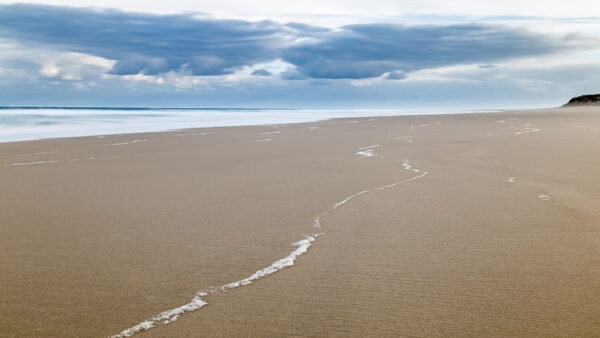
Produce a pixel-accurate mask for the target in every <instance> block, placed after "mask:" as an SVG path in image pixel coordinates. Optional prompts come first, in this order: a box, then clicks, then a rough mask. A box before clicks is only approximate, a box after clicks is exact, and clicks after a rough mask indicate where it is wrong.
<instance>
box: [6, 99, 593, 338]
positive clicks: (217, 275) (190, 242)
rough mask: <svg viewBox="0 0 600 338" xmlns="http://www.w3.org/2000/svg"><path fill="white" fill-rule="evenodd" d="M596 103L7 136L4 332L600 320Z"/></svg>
mask: <svg viewBox="0 0 600 338" xmlns="http://www.w3.org/2000/svg"><path fill="white" fill-rule="evenodd" d="M599 113H600V109H598V108H583V109H582V108H579V107H577V108H572V109H571V108H568V109H564V108H557V109H546V110H535V111H531V110H529V111H507V112H502V113H499V114H490V113H483V114H457V115H412V116H399V117H389V116H386V117H365V118H360V119H358V118H342V119H335V120H329V121H322V122H310V123H298V124H282V125H266V126H245V127H222V128H202V129H196V128H194V129H188V130H183V131H182V130H178V131H170V132H153V133H142V134H126V135H113V136H105V137H104V138H97V137H95V136H91V137H90V136H87V137H77V138H62V139H48V140H36V141H24V142H12V143H0V163H2V164H3V165H5V164H10V163H13V164H14V163H27V162H31V163H34V162H40V163H39V164H42V162H44V161H47V162H46V163H47V165H18V166H17V165H15V166H2V167H0V171H2V172H3V174H2V175H3V177H7V178H9V179H6V180H2V181H0V188H1V189H3V191H5V192H8V193H6V194H3V195H2V196H0V218H1V219H2V220H3V222H2V224H0V233H2V236H0V248H2V249H0V250H1V251H2V256H3V260H1V261H0V268H1V269H2V270H3V271H4V272H5V274H3V277H2V279H0V283H1V284H0V285H2V286H3V288H4V289H5V290H7V292H5V293H3V294H2V295H1V296H0V297H2V298H0V304H2V305H0V335H9V336H10V335H17V336H19V335H44V336H65V335H77V336H90V335H102V336H110V335H115V334H118V333H119V332H122V331H123V330H125V329H126V328H130V327H132V326H133V325H136V323H143V321H145V320H146V319H148V318H152V316H155V315H157V314H160V313H161V312H163V311H166V310H167V309H176V308H178V307H181V305H182V304H186V303H187V302H189V301H190V299H191V298H192V297H193V296H194V294H196V293H197V292H198V290H209V289H210V287H211V286H226V285H230V284H231V285H233V284H234V283H236V282H233V283H232V281H238V282H239V283H240V285H243V284H244V283H242V281H243V280H245V278H246V279H247V278H250V277H248V276H254V275H255V274H256V273H258V272H259V271H263V270H264V269H263V268H265V269H266V268H269V267H271V266H273V264H275V263H277V262H278V261H277V260H278V259H280V258H281V257H284V258H286V257H289V256H288V255H290V252H292V253H293V252H296V251H295V249H296V248H300V247H294V246H290V244H292V243H297V242H298V240H299V239H302V238H305V236H309V235H311V234H313V233H317V232H318V233H321V232H324V233H325V234H324V235H323V236H319V238H318V240H317V241H314V242H310V243H309V244H311V243H312V245H311V246H310V251H308V253H306V254H303V255H301V256H299V255H298V256H294V258H293V259H292V261H291V263H292V264H293V266H292V265H291V264H288V263H290V262H289V260H286V264H284V265H285V266H287V268H281V269H278V270H273V271H274V272H276V273H272V272H270V273H268V274H266V275H268V276H266V275H265V276H266V277H265V278H259V279H252V280H250V281H251V282H252V283H249V285H247V286H244V287H235V288H231V289H230V290H222V291H227V292H219V293H218V294H212V295H210V296H209V297H207V299H206V300H205V301H206V302H207V303H208V304H207V305H206V306H203V307H202V308H201V309H199V310H198V311H195V312H189V313H188V314H186V315H185V316H181V317H180V318H178V319H177V321H175V322H172V323H171V324H169V325H158V326H156V327H155V328H152V329H151V330H148V331H144V332H140V333H139V336H144V335H145V336H151V337H154V336H189V335H200V336H223V335H239V334H247V335H255V336H281V335H293V334H295V335H306V336H310V335H321V336H323V335H334V334H343V333H352V334H355V335H369V334H371V335H394V334H395V335H398V334H405V335H460V334H461V333H462V334H464V333H470V334H473V335H511V336H520V335H521V336H525V335H528V336H531V335H547V334H551V333H552V334H564V335H568V334H571V335H592V334H593V333H594V332H599V331H598V330H600V326H599V325H598V323H597V322H596V321H594V320H593V318H590V317H589V316H587V315H586V314H589V313H595V312H597V311H600V305H598V304H600V303H599V302H597V301H596V300H597V295H596V294H595V290H596V288H595V280H597V278H600V268H599V267H598V266H597V264H596V263H595V262H597V260H598V259H600V254H599V252H598V250H597V248H598V245H600V229H599V228H598V226H597V224H598V221H599V220H600V212H598V211H597V210H596V209H597V208H596V207H597V203H598V201H600V195H599V193H598V191H600V186H599V184H600V183H599V182H600V181H598V179H597V177H598V176H597V172H598V170H600V160H598V159H597V158H596V157H594V156H588V155H589V154H593V153H594V151H595V150H596V149H597V147H598V146H600V140H599V139H598V137H597V136H598V133H599V132H600V114H599ZM354 120H358V122H354V123H348V122H350V121H354ZM181 135H183V136H181ZM266 140H268V141H266ZM134 141H138V142H134ZM17 161H19V162H17ZM415 170H418V172H417V171H415ZM419 173H420V174H419ZM423 173H427V174H426V176H425V175H423ZM420 175H422V176H420ZM416 177H418V179H415V178H416ZM342 206H343V207H342ZM338 207H339V208H338ZM315 224H318V226H319V228H318V229H317V228H316V227H315ZM304 244H306V243H303V244H302V245H304ZM302 248H304V249H308V247H307V246H304V247H302ZM296 257H297V258H298V259H297V260H296ZM274 262H275V263H274ZM285 266H284V267H285ZM261 269H262V270H261ZM265 271H267V270H265ZM268 271H271V270H270V269H269V270H268ZM261 276H262V275H261ZM236 285H237V284H236ZM590 300H591V301H590ZM202 301H203V302H204V300H202ZM198 304H199V303H198ZM169 318H171V317H169ZM136 336H138V335H136Z"/></svg>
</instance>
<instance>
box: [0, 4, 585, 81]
mask: <svg viewBox="0 0 600 338" xmlns="http://www.w3.org/2000/svg"><path fill="white" fill-rule="evenodd" d="M0 38H5V39H9V40H13V41H18V42H19V43H20V44H21V45H24V46H28V47H29V48H35V49H44V48H46V49H49V50H52V51H54V52H56V51H59V52H62V53H74V54H77V55H88V56H90V57H96V58H99V59H101V60H105V61H106V62H109V66H108V67H105V66H102V67H99V68H98V67H96V68H97V69H100V70H102V71H103V72H106V73H108V74H112V75H116V76H121V77H123V76H129V77H128V78H133V77H131V76H133V75H140V74H141V75H145V76H161V75H163V74H181V76H222V75H228V76H233V75H235V74H236V72H238V71H240V70H242V69H252V68H250V67H253V68H258V67H261V68H259V69H257V70H255V71H254V72H253V73H252V74H251V75H255V76H268V75H270V74H271V73H273V71H272V70H267V69H265V68H262V66H261V65H262V64H268V63H269V62H273V61H274V60H282V62H285V63H286V65H288V66H289V67H290V68H289V70H287V71H284V72H282V73H281V74H280V78H281V79H284V80H297V79H316V80H319V79H351V80H360V79H370V78H379V77H382V76H384V75H386V74H387V78H388V79H392V80H401V79H403V78H405V77H406V76H407V73H410V72H415V71H419V70H423V69H431V68H439V67H446V66H452V65H464V64H493V63H497V62H502V61H506V60H512V59H515V58H523V57H531V56H543V55H548V54H553V53H557V52H560V51H562V50H569V49H572V48H573V47H574V46H575V43H573V42H572V41H571V42H570V41H568V40H566V39H563V38H559V37H554V36H550V35H542V34H537V33H533V32H530V31H527V30H524V29H521V28H512V27H508V26H502V25H489V24H445V25H412V26H404V25H397V24H361V25H347V26H342V27H339V28H337V29H330V28H324V27H318V26H312V25H308V24H305V23H299V22H292V23H286V24H280V23H276V22H272V21H258V22H251V21H244V20H224V19H215V18H211V17H208V16H206V15H199V14H198V13H183V14H169V15H158V14H148V13H133V12H124V11H120V10H115V9H99V8H74V7H63V6H47V5H33V4H15V5H0ZM570 39H572V40H575V41H577V39H578V38H577V37H576V36H571V37H570ZM106 62H105V64H107V63H106ZM86 67H87V66H86ZM82 68H83V67H82V66H78V67H70V66H69V65H68V64H66V63H63V64H58V63H52V62H48V63H46V64H42V65H41V69H40V70H39V72H38V73H39V75H41V76H44V77H57V76H58V77H61V78H62V79H69V78H71V79H78V80H79V79H82V76H80V75H82V74H83V75H85V72H83V71H81V70H80V69H82ZM87 68H89V67H87ZM274 73H275V74H277V73H278V72H274ZM69 74H70V75H69ZM361 83H362V82H361Z"/></svg>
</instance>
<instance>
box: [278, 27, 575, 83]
mask: <svg viewBox="0 0 600 338" xmlns="http://www.w3.org/2000/svg"><path fill="white" fill-rule="evenodd" d="M564 45H565V43H564V42H563V41H560V40H557V39H552V38H549V37H546V36H542V35H538V34H533V33H530V32H527V31H523V30H518V29H514V28H509V27H504V26H496V25H482V24H462V25H446V26H434V25H428V26H401V25H391V24H369V25H350V26H344V27H342V28H341V30H340V31H337V32H334V33H329V34H326V35H324V36H323V37H322V39H321V40H320V41H318V42H311V43H305V44H301V45H296V46H294V47H292V48H288V49H286V50H285V51H284V52H283V59H284V60H285V61H287V62H289V63H292V64H294V65H296V66H297V67H298V69H299V70H300V71H301V72H302V73H303V74H304V75H305V76H308V77H313V78H330V79H336V78H350V79H360V78H365V77H375V76H380V75H382V74H383V73H385V72H391V71H396V70H398V71H404V72H409V71H413V70H418V69H424V68H433V67H440V66H448V65H455V64H467V63H479V62H495V61H502V60H506V59H511V58H517V57H524V56H533V55H542V54H549V53H553V52H556V51H560V50H562V49H563V48H564Z"/></svg>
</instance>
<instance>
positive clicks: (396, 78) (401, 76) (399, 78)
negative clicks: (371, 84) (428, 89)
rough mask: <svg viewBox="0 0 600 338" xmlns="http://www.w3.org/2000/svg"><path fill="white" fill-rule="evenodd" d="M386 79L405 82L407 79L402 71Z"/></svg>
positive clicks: (389, 75)
mask: <svg viewBox="0 0 600 338" xmlns="http://www.w3.org/2000/svg"><path fill="white" fill-rule="evenodd" d="M385 78H386V79H388V80H404V79H406V73H405V72H400V71H396V72H391V73H389V74H388V75H387V76H386V77H385Z"/></svg>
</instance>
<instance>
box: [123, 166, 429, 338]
mask: <svg viewBox="0 0 600 338" xmlns="http://www.w3.org/2000/svg"><path fill="white" fill-rule="evenodd" d="M402 168H403V169H404V170H409V171H412V172H415V173H417V174H419V175H417V176H414V177H411V178H407V179H404V180H401V181H397V182H394V183H391V184H388V185H384V186H381V187H377V188H372V189H367V190H362V191H359V192H357V193H354V194H352V195H350V196H347V197H345V198H344V199H342V200H341V201H339V202H337V203H334V204H333V205H332V206H331V208H330V209H329V210H328V211H325V212H323V213H321V214H320V215H319V216H317V217H315V218H314V219H313V228H319V229H320V228H321V219H322V217H324V216H326V215H327V214H329V213H330V212H331V211H334V210H336V209H338V208H339V207H341V206H343V205H344V204H346V203H348V202H350V201H351V200H352V199H354V198H356V197H358V196H361V195H363V194H366V193H369V192H373V191H379V190H384V189H388V188H391V187H394V186H397V185H399V184H402V183H407V182H410V181H414V180H417V179H419V178H422V177H424V176H426V175H427V174H429V172H428V171H421V170H419V169H416V168H413V167H412V166H411V165H410V163H409V162H408V161H406V160H405V161H403V163H402ZM323 234H324V233H323V232H318V233H313V234H311V235H308V236H306V237H305V238H304V239H302V240H300V241H298V242H295V243H293V244H292V245H293V246H295V247H296V249H294V250H293V251H292V252H290V253H289V254H288V255H287V256H285V257H283V258H281V259H279V260H277V261H275V262H273V263H272V264H271V265H269V266H267V267H265V268H262V269H260V270H257V271H256V272H254V273H253V274H251V275H250V276H248V277H246V278H243V279H240V280H238V281H235V282H231V283H227V284H224V285H222V286H219V287H211V288H209V289H207V290H205V291H199V292H197V293H196V294H195V295H194V296H193V297H192V299H191V300H190V302H188V303H186V304H184V305H181V306H179V307H176V308H174V309H170V310H166V311H163V312H161V313H159V314H157V315H156V316H153V317H151V318H149V319H146V320H144V321H142V322H140V323H138V324H136V325H134V326H132V327H130V328H127V329H125V330H123V331H121V332H119V333H118V334H116V335H114V336H112V338H123V337H130V336H132V335H134V334H136V333H138V332H140V331H145V330H149V329H151V328H153V327H155V326H156V325H157V324H163V325H164V324H169V323H172V322H174V321H176V320H177V319H178V318H179V317H180V316H181V315H183V314H184V313H186V312H192V311H196V310H198V309H200V308H201V307H203V306H205V305H207V304H208V303H207V302H206V301H204V300H203V297H207V296H209V295H215V294H218V293H220V292H224V291H227V290H229V289H235V288H238V287H242V286H245V285H249V284H252V283H253V282H254V281H256V280H258V279H260V278H263V277H266V276H269V275H271V274H274V273H275V272H277V271H279V270H282V269H285V268H287V267H290V266H293V265H294V263H295V261H296V260H297V259H298V258H299V257H300V256H301V255H303V254H305V253H306V252H308V249H309V248H310V247H311V245H312V244H313V242H315V241H316V239H317V238H318V237H319V236H322V235H323Z"/></svg>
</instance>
